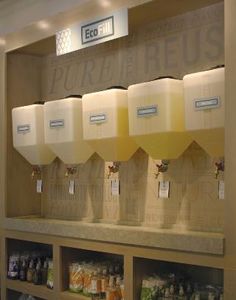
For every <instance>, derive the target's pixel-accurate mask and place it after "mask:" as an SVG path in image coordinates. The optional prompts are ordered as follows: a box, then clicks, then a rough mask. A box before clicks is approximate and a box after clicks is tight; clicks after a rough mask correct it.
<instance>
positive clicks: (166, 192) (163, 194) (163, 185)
mask: <svg viewBox="0 0 236 300" xmlns="http://www.w3.org/2000/svg"><path fill="white" fill-rule="evenodd" d="M158 197H159V198H169V197H170V182H169V181H159V191H158Z"/></svg>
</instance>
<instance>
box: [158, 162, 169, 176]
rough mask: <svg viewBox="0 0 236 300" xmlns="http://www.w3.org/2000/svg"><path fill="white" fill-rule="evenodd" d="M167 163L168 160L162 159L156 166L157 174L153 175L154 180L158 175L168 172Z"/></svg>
mask: <svg viewBox="0 0 236 300" xmlns="http://www.w3.org/2000/svg"><path fill="white" fill-rule="evenodd" d="M169 163H170V161H169V160H165V159H163V160H162V161H161V164H160V165H158V164H156V167H157V173H156V174H155V176H156V178H157V177H158V176H159V174H160V173H165V172H167V171H168V168H169Z"/></svg>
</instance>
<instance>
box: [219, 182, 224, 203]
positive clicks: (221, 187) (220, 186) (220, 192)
mask: <svg viewBox="0 0 236 300" xmlns="http://www.w3.org/2000/svg"><path fill="white" fill-rule="evenodd" d="M218 197H219V199H220V200H224V199H225V183H224V181H223V180H220V181H219V188H218Z"/></svg>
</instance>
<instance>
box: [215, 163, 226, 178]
mask: <svg viewBox="0 0 236 300" xmlns="http://www.w3.org/2000/svg"><path fill="white" fill-rule="evenodd" d="M215 167H216V168H215V178H216V179H217V178H218V176H219V174H220V172H224V170H225V161H224V159H220V161H219V162H216V163H215Z"/></svg>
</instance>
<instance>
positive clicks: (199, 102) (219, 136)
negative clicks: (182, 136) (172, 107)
mask: <svg viewBox="0 0 236 300" xmlns="http://www.w3.org/2000/svg"><path fill="white" fill-rule="evenodd" d="M183 81H184V95H185V112H186V113H185V121H186V128H187V130H188V131H189V132H190V134H191V136H192V137H193V139H194V140H195V141H196V142H197V143H198V144H199V145H200V146H201V147H202V148H203V149H205V151H206V152H208V153H209V154H210V155H212V156H223V155H224V115H225V89H224V68H223V67H221V68H216V69H212V70H208V71H203V72H198V73H193V74H189V75H186V76H184V80H183Z"/></svg>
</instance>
